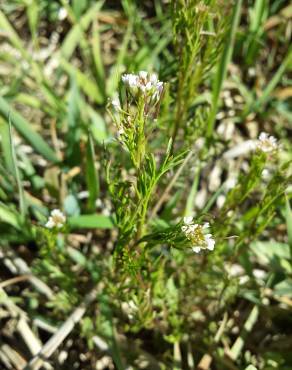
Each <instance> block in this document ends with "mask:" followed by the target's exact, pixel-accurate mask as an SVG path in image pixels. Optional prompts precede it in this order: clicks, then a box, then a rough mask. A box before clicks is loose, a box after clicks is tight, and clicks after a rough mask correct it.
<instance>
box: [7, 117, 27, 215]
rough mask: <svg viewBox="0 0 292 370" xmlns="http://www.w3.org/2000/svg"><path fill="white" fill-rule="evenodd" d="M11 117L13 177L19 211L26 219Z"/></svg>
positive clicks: (10, 140) (10, 138) (10, 134)
mask: <svg viewBox="0 0 292 370" xmlns="http://www.w3.org/2000/svg"><path fill="white" fill-rule="evenodd" d="M10 118H11V117H10V116H9V121H8V124H9V142H10V147H11V157H12V164H13V175H14V177H15V180H16V183H17V188H18V196H19V209H20V213H21V216H22V218H23V219H24V217H25V214H26V202H25V198H24V191H23V187H22V183H21V179H20V173H19V169H18V165H17V158H16V153H15V147H14V144H13V136H12V127H11V120H10Z"/></svg>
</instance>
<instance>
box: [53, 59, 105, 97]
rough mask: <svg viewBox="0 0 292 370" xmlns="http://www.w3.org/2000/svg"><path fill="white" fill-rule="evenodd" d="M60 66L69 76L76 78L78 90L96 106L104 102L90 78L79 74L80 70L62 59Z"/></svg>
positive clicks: (99, 91) (98, 89)
mask: <svg viewBox="0 0 292 370" xmlns="http://www.w3.org/2000/svg"><path fill="white" fill-rule="evenodd" d="M60 64H61V66H62V67H63V68H64V70H65V71H66V72H67V73H68V74H69V75H72V76H75V77H76V80H77V83H78V85H79V87H80V89H82V90H83V92H84V93H85V94H86V95H87V96H88V97H89V98H90V99H91V100H92V101H95V102H96V103H98V104H102V103H103V102H104V97H103V94H102V90H101V89H100V87H98V86H97V85H96V83H95V82H93V80H92V78H90V77H89V76H87V75H86V74H84V73H83V72H81V71H80V69H78V68H76V67H74V66H73V65H72V64H70V63H68V62H67V61H66V60H65V59H64V58H62V59H61V60H60Z"/></svg>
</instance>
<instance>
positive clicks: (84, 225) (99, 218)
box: [68, 214, 114, 229]
mask: <svg viewBox="0 0 292 370" xmlns="http://www.w3.org/2000/svg"><path fill="white" fill-rule="evenodd" d="M68 222H69V226H71V227H72V228H73V229H95V228H98V229H112V228H113V227H114V223H113V219H112V217H109V216H104V215H100V214H93V215H80V216H74V217H70V218H69V221H68Z"/></svg>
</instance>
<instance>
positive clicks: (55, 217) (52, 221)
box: [45, 209, 66, 229]
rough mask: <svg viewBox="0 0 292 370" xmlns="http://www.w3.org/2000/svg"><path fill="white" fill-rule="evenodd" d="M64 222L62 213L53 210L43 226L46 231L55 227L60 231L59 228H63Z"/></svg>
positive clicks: (64, 218) (64, 217)
mask: <svg viewBox="0 0 292 370" xmlns="http://www.w3.org/2000/svg"><path fill="white" fill-rule="evenodd" d="M65 222H66V216H65V215H64V214H63V212H61V211H60V210H59V209H54V210H53V211H52V212H51V215H50V217H49V219H48V222H47V223H46V225H45V226H46V227H47V228H48V229H53V228H55V227H56V228H58V229H60V228H61V227H63V226H64V224H65Z"/></svg>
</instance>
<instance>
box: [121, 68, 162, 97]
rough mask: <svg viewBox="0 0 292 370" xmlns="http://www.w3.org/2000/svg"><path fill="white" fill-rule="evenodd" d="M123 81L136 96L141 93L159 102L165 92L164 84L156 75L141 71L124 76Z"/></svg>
mask: <svg viewBox="0 0 292 370" xmlns="http://www.w3.org/2000/svg"><path fill="white" fill-rule="evenodd" d="M122 81H123V83H124V84H125V86H126V87H127V88H128V89H129V91H130V92H131V93H132V95H134V96H136V95H137V94H138V93H139V92H141V93H142V94H145V95H147V96H151V98H152V99H153V100H155V101H158V100H159V99H160V97H161V94H162V91H163V82H161V81H159V80H158V77H157V74H156V73H148V72H146V71H140V72H139V73H138V74H132V73H129V74H124V75H123V76H122Z"/></svg>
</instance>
